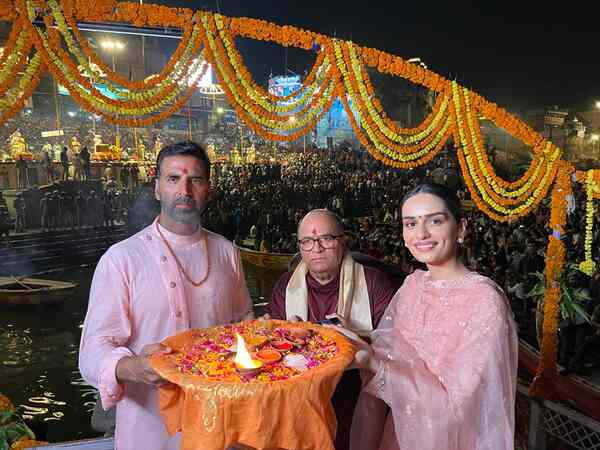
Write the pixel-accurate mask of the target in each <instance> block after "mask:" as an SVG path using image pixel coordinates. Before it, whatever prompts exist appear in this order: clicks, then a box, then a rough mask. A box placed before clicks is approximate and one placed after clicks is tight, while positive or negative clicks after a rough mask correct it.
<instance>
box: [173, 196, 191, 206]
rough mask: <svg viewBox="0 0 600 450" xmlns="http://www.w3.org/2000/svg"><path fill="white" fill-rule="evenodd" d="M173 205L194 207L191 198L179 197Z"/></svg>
mask: <svg viewBox="0 0 600 450" xmlns="http://www.w3.org/2000/svg"><path fill="white" fill-rule="evenodd" d="M173 204H174V205H189V206H196V202H195V201H194V199H193V198H192V197H179V198H177V199H175V201H174V202H173Z"/></svg>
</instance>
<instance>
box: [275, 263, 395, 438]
mask: <svg viewBox="0 0 600 450" xmlns="http://www.w3.org/2000/svg"><path fill="white" fill-rule="evenodd" d="M363 267H364V269H365V281H366V282H367V292H368V293H369V302H370V304H371V320H372V321H373V327H377V325H378V324H379V321H380V319H381V317H382V316H383V313H384V312H385V310H386V308H387V306H388V303H389V302H390V300H391V299H392V297H393V296H394V294H395V293H396V289H395V288H394V286H393V284H392V283H391V282H390V280H389V279H388V277H387V276H386V275H385V274H384V273H383V272H382V271H380V270H378V269H375V268H373V267H367V266H363ZM292 273H293V272H287V273H285V274H283V275H282V276H281V278H279V280H278V281H277V283H276V284H275V287H274V288H273V294H272V297H271V302H270V304H269V307H268V313H269V314H270V315H271V317H272V318H273V319H282V320H285V318H286V316H285V289H286V287H287V284H288V282H289V281H290V278H291V277H292ZM306 285H307V286H308V317H309V320H310V321H311V322H316V321H319V320H323V319H325V316H326V315H329V314H334V313H336V312H337V303H338V296H339V292H338V291H339V287H340V275H339V273H338V275H337V276H336V277H335V278H334V279H333V280H331V281H330V282H329V283H327V284H324V285H322V284H320V283H319V282H318V281H317V280H315V279H314V278H313V277H312V276H311V275H310V274H309V273H307V274H306ZM360 388H361V380H360V375H359V372H358V370H349V371H347V372H345V373H344V376H343V377H342V379H341V380H340V383H339V384H338V386H337V388H336V390H335V393H334V394H333V398H332V399H331V402H332V403H333V407H334V408H335V413H336V415H337V420H338V430H337V435H336V438H335V448H336V450H348V448H349V437H350V426H351V425H352V416H353V414H354V407H355V406H356V401H357V400H358V394H359V392H360Z"/></svg>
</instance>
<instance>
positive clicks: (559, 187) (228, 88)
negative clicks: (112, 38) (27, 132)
mask: <svg viewBox="0 0 600 450" xmlns="http://www.w3.org/2000/svg"><path fill="white" fill-rule="evenodd" d="M0 20H1V21H9V22H11V23H12V29H11V32H10V35H9V37H8V40H7V42H6V45H5V48H4V52H3V53H2V55H1V56H0V125H2V124H3V123H5V122H6V120H8V119H9V118H11V117H13V116H14V115H15V114H17V113H18V111H19V110H20V109H21V108H22V107H23V105H24V103H25V101H26V100H27V99H28V98H29V97H30V96H31V95H32V93H33V91H34V90H35V89H36V87H37V86H38V84H39V82H40V77H41V76H42V74H43V73H44V71H48V72H50V74H51V75H52V76H53V77H54V79H55V80H56V81H57V82H58V83H60V84H61V85H63V86H64V87H65V88H66V89H67V90H68V91H69V93H70V95H71V96H72V97H73V99H75V100H76V101H77V102H78V103H79V104H80V105H81V106H82V107H83V108H85V109H86V110H88V111H90V112H93V113H95V114H98V115H100V116H102V117H103V118H104V119H105V120H106V121H108V122H111V123H114V124H119V125H125V126H143V125H148V124H151V123H155V122H158V121H160V120H163V119H164V118H166V117H168V116H169V115H171V114H173V113H175V112H177V111H178V110H180V109H181V108H182V107H183V106H184V105H185V104H186V102H187V101H188V100H189V99H190V98H191V96H192V94H193V92H194V91H195V90H196V89H197V83H198V81H199V80H200V79H201V78H202V77H201V76H196V74H197V73H200V74H203V73H204V71H206V70H207V68H208V64H207V63H210V64H211V65H212V66H213V67H214V69H215V71H216V74H217V77H218V79H219V82H220V84H221V87H222V89H223V91H224V93H225V94H226V95H227V97H228V100H229V102H230V104H231V105H232V106H233V108H235V110H236V112H237V114H238V116H239V117H240V118H241V119H242V120H244V121H245V122H246V124H247V125H248V126H249V127H251V128H252V129H253V130H254V131H255V132H256V133H257V134H259V135H261V136H263V137H264V138H266V139H269V140H274V141H293V140H296V139H298V138H299V137H300V136H302V135H305V134H306V133H308V132H310V131H311V130H312V129H313V128H314V127H315V126H316V124H317V123H318V122H319V120H320V119H321V118H322V117H323V115H324V114H325V113H326V112H327V111H328V110H329V108H330V107H331V105H332V104H333V102H334V101H335V99H336V98H339V99H340V101H341V102H342V104H343V105H344V108H345V110H346V112H347V114H348V117H349V118H350V122H351V124H352V127H353V130H354V132H355V134H356V136H357V137H358V139H359V140H360V142H361V143H362V145H363V146H364V147H365V148H366V149H367V150H368V151H369V153H370V154H371V155H372V156H373V157H374V158H376V159H378V160H380V161H382V162H383V163H385V164H387V165H391V166H393V167H397V168H411V167H417V166H420V165H423V164H425V163H427V162H428V161H430V160H431V159H432V158H434V157H435V155H436V154H437V153H438V152H439V151H440V150H441V149H442V148H443V147H444V145H445V144H446V143H448V141H449V139H452V141H453V142H454V145H455V147H456V151H457V156H458V161H459V163H460V167H461V170H462V174H463V177H464V179H465V182H466V185H467V187H468V189H469V191H470V194H471V197H472V198H473V200H474V201H475V203H476V204H477V206H478V208H479V209H480V210H482V211H483V212H485V213H486V214H487V215H488V216H489V217H491V218H493V219H495V220H498V221H512V220H514V219H516V218H519V217H522V216H524V215H526V214H528V213H529V212H530V211H531V210H533V209H534V208H535V207H536V206H537V205H538V204H539V203H540V201H541V200H542V199H543V198H544V197H546V195H547V194H548V192H549V190H550V188H551V186H552V185H553V183H554V188H553V190H552V217H551V224H550V225H551V228H552V229H553V235H552V236H551V237H550V240H549V244H548V252H547V268H546V280H547V287H548V289H546V291H545V292H546V295H545V299H544V302H545V303H544V308H545V312H546V314H545V321H544V338H543V343H542V350H543V351H542V353H543V358H542V362H541V364H540V368H539V371H538V377H537V378H536V382H535V383H534V388H533V390H534V391H535V392H536V393H537V394H540V395H544V394H545V395H549V394H550V389H549V388H548V384H547V383H546V382H545V381H546V380H551V379H552V378H553V377H555V376H557V371H556V330H557V321H558V314H557V309H556V308H558V304H559V302H560V295H559V291H558V290H557V288H556V280H558V277H559V275H560V272H561V271H562V268H563V265H564V245H563V243H562V241H561V234H564V224H565V222H566V203H567V200H566V199H567V198H568V196H569V195H570V189H571V186H570V183H571V179H572V175H573V174H574V168H573V166H572V165H570V164H569V163H567V162H565V161H564V160H562V159H561V153H562V150H561V149H560V148H558V147H557V146H555V145H554V144H553V143H551V142H550V141H548V140H546V139H544V137H543V136H541V135H540V134H539V133H537V132H536V131H534V130H533V129H531V128H530V127H529V126H527V125H525V124H524V123H523V122H521V121H520V120H519V119H517V118H516V117H514V116H513V115H511V114H509V113H508V112H507V111H505V110H503V109H502V108H500V107H498V105H496V104H494V103H491V102H489V101H487V100H485V99H484V98H483V97H481V96H479V95H478V94H476V93H474V92H472V91H471V90H469V89H467V88H466V87H463V86H460V85H459V84H457V83H456V82H452V81H450V80H448V79H446V78H444V77H442V76H440V75H438V74H436V73H434V72H432V71H430V70H427V69H425V68H423V67H420V66H417V65H415V64H411V63H409V62H408V61H405V60H404V59H402V58H401V57H399V56H395V55H390V54H388V53H384V52H382V51H379V50H376V49H372V48H366V47H360V46H358V45H356V44H355V43H353V42H350V41H342V40H339V39H334V38H330V37H327V36H324V35H320V34H317V33H313V32H310V31H305V30H301V29H298V28H295V27H291V26H280V25H276V24H273V23H269V22H266V21H262V20H256V19H249V18H229V17H225V16H222V15H219V14H214V13H211V12H206V11H195V12H194V11H192V10H190V9H187V8H171V7H167V6H160V5H153V4H148V3H145V4H139V3H137V2H118V1H117V0H94V1H90V0H62V1H60V2H59V1H58V0H0ZM79 21H83V22H119V23H125V24H130V25H133V26H136V27H165V28H172V29H179V30H180V31H181V33H182V37H183V38H182V39H181V41H180V43H179V46H178V47H177V49H176V50H175V52H174V53H173V55H172V56H171V58H170V59H169V61H168V62H167V64H166V65H165V67H164V68H163V70H162V71H161V72H160V73H158V74H155V75H153V76H151V77H148V78H146V79H145V80H142V81H129V80H126V79H124V78H122V77H121V76H119V75H118V74H117V73H115V72H114V71H113V70H111V68H110V67H108V66H107V65H106V64H104V63H103V62H102V60H101V58H99V57H98V55H97V54H96V53H95V52H94V50H93V49H92V47H91V45H90V43H89V42H88V41H87V39H86V38H85V37H84V36H83V34H82V33H81V31H80V30H79V28H78V26H77V23H78V22H79ZM236 37H243V38H251V39H256V40H263V41H270V42H274V43H277V44H280V45H282V46H286V47H288V46H293V47H297V48H300V49H305V50H314V51H315V52H316V53H317V57H316V60H315V64H314V66H313V67H312V69H311V71H310V73H309V75H308V76H307V77H306V79H305V80H304V82H303V83H302V86H301V88H300V89H298V90H297V91H295V92H293V93H292V94H290V95H288V96H285V97H283V96H276V95H272V94H270V93H269V92H268V91H266V90H265V89H264V88H262V87H261V86H259V85H258V83H256V81H255V80H254V79H253V78H252V76H251V74H250V71H249V70H248V69H247V67H246V65H245V64H244V61H243V58H242V56H241V54H240V52H239V51H238V49H237V48H236V45H235V39H236ZM368 68H375V69H376V70H378V71H379V72H381V73H386V74H390V75H394V76H398V77H402V78H404V79H406V80H409V81H411V82H412V83H416V84H419V85H422V86H424V87H426V88H428V89H429V90H431V91H432V92H433V93H435V95H436V102H435V104H434V106H433V109H432V111H431V114H430V115H429V117H427V118H426V119H425V120H424V121H423V123H421V124H420V125H419V126H417V127H416V128H401V127H399V126H397V125H396V124H395V123H394V122H393V121H392V120H391V119H390V118H389V117H388V116H387V115H386V113H385V111H384V110H383V107H382V105H381V102H380V101H379V100H378V99H377V98H376V96H375V91H374V89H373V85H372V84H371V81H370V79H369V75H368V71H367V69H368ZM100 79H102V81H103V83H105V84H107V88H108V90H109V91H110V93H111V94H112V95H111V96H107V95H105V94H103V93H102V92H100V91H99V90H97V89H96V88H95V84H96V82H98V81H99V80H100ZM190 80H195V81H192V82H190ZM350 104H352V105H353V106H354V108H355V109H354V110H353V109H351V108H350ZM480 117H485V118H487V119H489V120H491V121H492V122H493V123H494V124H495V125H496V126H497V127H499V128H502V129H504V130H505V131H506V132H508V133H509V134H510V135H512V136H513V137H514V138H516V139H518V140H520V141H522V142H523V143H524V144H525V145H527V146H529V147H530V148H531V149H532V153H533V159H532V162H531V165H530V167H529V168H528V169H527V171H526V172H525V173H524V174H523V175H522V176H521V177H520V178H519V179H518V180H515V181H507V180H504V179H502V178H500V177H499V176H498V175H497V174H496V173H495V171H494V168H493V167H492V165H491V163H490V160H489V158H488V155H487V153H486V151H485V148H484V145H483V139H482V136H481V128H480V123H479V119H480ZM595 178H596V176H595V174H594V175H589V176H586V175H585V174H581V173H579V172H578V173H577V174H576V176H575V179H577V180H579V181H582V182H585V183H587V187H588V190H587V191H588V216H589V211H591V206H590V205H591V202H592V197H594V196H595V195H596V192H597V187H596V186H597V185H598V186H600V184H598V182H597V181H596V180H595ZM555 181H556V182H555ZM588 225H589V226H588V228H591V222H590V224H588ZM586 242H587V241H586ZM588 247H590V246H589V245H587V244H586V262H585V264H584V265H583V267H584V268H585V269H586V270H588V271H591V270H593V266H592V264H591V250H590V249H589V248H588ZM588 250H589V251H588Z"/></svg>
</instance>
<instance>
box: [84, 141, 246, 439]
mask: <svg viewBox="0 0 600 450" xmlns="http://www.w3.org/2000/svg"><path fill="white" fill-rule="evenodd" d="M175 145H178V144H175ZM185 145H192V144H185ZM185 145H184V148H183V151H184V152H185V151H186V148H187V147H185ZM194 145H195V144H194ZM163 151H164V149H163ZM179 151H180V152H181V151H182V150H181V149H180V150H179ZM187 151H188V152H191V154H192V156H190V155H189V154H188V153H183V156H181V155H179V156H177V155H175V156H169V157H166V158H164V162H163V167H162V168H161V170H160V171H159V174H160V175H159V178H160V177H161V176H162V177H165V181H164V182H165V183H170V184H169V185H168V186H166V187H164V186H163V187H160V186H159V183H158V182H157V188H156V192H157V198H158V199H159V200H161V204H162V211H161V215H160V216H159V218H157V220H155V221H154V223H153V224H152V225H150V226H148V227H147V228H145V229H143V230H142V231H140V232H139V233H137V234H135V235H134V236H132V237H130V238H129V239H127V240H125V241H122V242H120V243H118V244H115V245H113V246H112V247H111V248H110V249H109V250H108V251H107V252H106V254H104V256H103V257H102V258H101V259H100V262H99V263H98V266H97V268H96V271H95V273H94V278H93V281H92V287H91V292H90V299H89V304H88V312H87V316H86V319H85V322H84V326H83V333H82V338H81V347H80V352H79V368H80V371H81V374H82V375H83V377H84V379H85V380H87V381H88V382H89V383H90V384H92V385H93V386H95V387H97V388H98V390H99V392H100V398H101V401H102V406H103V407H104V409H108V408H110V407H112V406H114V405H116V406H117V413H116V430H115V448H116V450H130V449H131V450H133V449H136V450H138V449H144V450H154V449H156V450H159V449H160V450H169V449H176V448H178V447H179V445H178V444H179V436H178V435H176V436H173V437H171V436H169V435H168V433H167V431H166V429H165V426H164V425H163V423H162V421H161V418H160V415H159V411H158V394H157V393H158V391H157V385H158V384H160V380H157V381H156V382H148V381H145V382H144V381H141V382H132V381H131V380H129V379H128V377H126V376H125V375H129V374H128V373H127V370H130V369H129V368H130V367H131V365H129V366H127V369H126V370H125V371H124V369H123V367H125V362H129V363H131V362H134V363H135V362H138V361H141V362H143V363H145V359H144V357H145V353H144V352H145V350H143V349H144V347H145V346H148V345H151V344H157V343H159V342H160V341H162V340H163V339H165V338H166V337H168V336H171V335H174V334H177V333H179V332H181V331H184V330H187V329H189V328H203V327H210V326H214V325H220V324H225V323H229V322H235V321H239V320H241V319H243V318H246V317H248V314H249V311H250V310H251V301H250V296H249V294H248V290H247V288H246V284H245V280H244V273H243V270H242V266H241V263H240V257H239V254H238V252H237V250H236V249H235V248H234V247H233V245H232V244H231V243H230V242H229V241H227V240H226V239H225V238H223V237H221V236H219V235H217V234H215V233H212V232H209V231H207V230H206V229H204V228H202V227H201V226H199V223H196V224H195V226H191V225H190V228H191V229H192V230H193V232H191V233H184V234H181V232H180V230H181V228H180V227H179V228H178V227H177V223H176V224H175V225H174V224H173V218H175V219H178V220H179V219H180V223H179V224H180V225H185V224H186V222H185V221H188V222H190V223H191V222H193V221H192V220H191V219H189V217H192V218H193V217H195V215H194V214H195V213H198V216H199V215H200V213H201V211H202V209H203V208H202V202H203V201H204V200H205V197H206V196H205V195H204V194H206V192H207V191H206V192H205V191H204V190H202V189H204V188H202V189H201V194H200V195H196V194H197V191H198V189H200V188H198V186H200V185H201V184H202V185H203V186H204V182H205V181H207V179H208V176H207V175H203V176H205V179H203V180H200V181H199V180H198V176H197V175H195V172H194V170H196V169H197V167H196V166H197V161H196V159H195V158H197V157H196V156H195V154H194V152H195V151H197V149H194V148H192V150H190V149H189V148H187ZM160 161H161V159H160V157H159V163H158V165H159V167H160ZM202 161H207V159H206V160H202ZM190 164H191V168H190ZM204 165H206V164H204ZM186 180H187V181H186ZM186 183H187V184H186ZM204 187H206V186H204ZM180 191H181V192H180ZM171 194H172V198H170V196H171ZM171 200H172V201H171ZM169 202H170V203H169ZM180 205H181V206H180ZM195 210H197V211H195ZM165 214H167V215H168V214H170V216H169V217H165ZM163 222H164V223H165V224H168V225H169V228H171V230H176V231H179V232H173V231H170V230H169V229H168V228H167V227H166V226H163V225H162V223H163ZM119 373H121V374H125V375H123V379H125V380H126V381H125V382H123V381H121V380H120V379H119V375H118V374H119ZM138 378H140V377H138ZM140 379H143V377H141V378H140Z"/></svg>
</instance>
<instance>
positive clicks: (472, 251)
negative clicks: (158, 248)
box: [206, 151, 600, 358]
mask: <svg viewBox="0 0 600 450" xmlns="http://www.w3.org/2000/svg"><path fill="white" fill-rule="evenodd" d="M450 155H451V152H447V153H446V154H445V156H443V157H440V158H437V159H436V160H434V161H433V162H432V163H430V164H429V165H428V166H425V167H423V168H417V169H412V170H395V169H392V168H389V167H386V166H384V165H382V164H380V163H379V162H377V161H375V160H373V159H372V158H371V157H370V156H369V155H368V154H366V153H360V152H355V151H343V152H339V151H335V152H328V151H318V152H308V153H307V152H300V151H299V152H289V153H286V154H283V155H280V157H279V158H278V163H277V164H274V165H246V166H229V167H225V168H223V169H222V170H220V171H219V172H218V173H217V174H215V179H216V181H215V200H214V202H213V203H212V204H211V206H210V207H209V209H208V212H207V214H206V222H207V224H208V225H209V226H210V227H211V229H214V230H216V231H218V232H220V233H222V234H224V235H225V236H227V237H228V238H229V239H232V240H234V241H235V242H236V243H238V244H244V245H246V246H253V247H254V248H255V249H256V250H263V251H270V252H274V253H296V252H297V249H298V247H297V235H296V227H297V224H298V221H299V219H300V218H301V217H303V215H304V214H306V212H308V211H310V210H312V209H314V208H327V209H329V210H331V211H334V212H336V213H338V214H339V215H340V216H341V217H342V218H343V221H344V226H345V229H346V232H347V233H348V235H349V237H350V243H349V245H350V247H351V248H352V249H353V250H355V251H359V252H362V253H365V254H367V255H369V256H372V257H375V258H379V259H381V260H383V261H385V262H387V263H390V264H393V265H395V266H398V267H399V268H400V269H401V270H402V271H403V272H404V273H412V272H413V271H414V270H415V269H416V268H418V267H420V265H419V264H418V262H416V261H415V260H414V258H413V257H412V256H411V255H410V253H409V252H408V250H407V249H406V247H405V245H404V242H403V238H402V226H401V217H400V209H399V204H400V199H401V198H402V197H403V195H404V194H405V193H406V192H408V191H409V190H410V189H412V188H413V187H414V186H415V185H417V184H418V183H420V182H421V181H422V180H424V179H432V178H433V179H436V180H437V181H440V182H442V183H445V184H447V185H450V186H451V187H452V188H453V189H455V190H456V192H457V194H458V196H459V198H461V200H463V201H464V202H463V203H464V204H465V205H466V206H467V207H466V208H465V217H466V219H467V220H468V222H469V225H470V226H469V233H468V235H467V236H466V240H465V244H464V245H463V246H462V248H461V251H462V252H463V258H464V259H465V261H466V263H467V264H468V266H469V267H470V268H471V269H473V270H475V271H477V272H479V273H482V274H484V275H487V276H490V277H493V279H494V280H495V281H496V282H497V283H498V284H499V285H500V286H502V287H503V288H504V290H505V291H506V292H508V293H509V294H510V297H511V301H512V303H513V310H514V312H515V314H516V315H517V317H518V319H519V323H520V326H521V327H522V329H523V330H522V331H523V332H524V334H529V335H530V336H531V338H532V340H534V341H535V334H536V330H535V320H534V317H535V314H533V311H534V310H535V309H536V306H537V300H538V298H534V297H529V296H528V294H529V293H530V292H531V291H532V290H533V288H534V286H535V284H536V283H537V282H538V279H537V278H536V276H535V272H543V271H544V267H545V251H546V246H547V239H548V235H549V234H551V230H550V229H549V228H548V219H549V211H550V204H549V201H550V200H549V199H545V200H544V201H543V202H542V203H541V204H540V206H539V207H538V208H537V209H536V210H535V212H534V213H532V214H529V215H528V216H526V217H524V218H522V219H520V220H517V221H514V222H511V223H499V222H495V221H493V220H491V219H490V218H488V217H487V216H485V215H484V214H483V213H481V212H480V211H478V210H477V209H476V208H475V207H472V206H471V204H472V203H471V202H469V199H470V196H469V193H468V191H467V189H466V187H465V186H464V184H463V183H462V180H461V177H460V169H459V167H458V165H457V162H456V160H455V159H454V158H452V157H451V156H450ZM573 204H574V205H575V206H576V207H575V208H574V209H573V210H572V212H571V213H570V214H569V217H568V230H569V233H568V235H567V237H566V238H565V239H566V241H565V243H566V248H567V261H569V262H576V263H578V262H579V261H581V260H583V257H584V246H583V241H584V233H585V208H584V206H585V190H584V189H582V188H581V186H578V185H574V199H573ZM595 224H596V225H600V212H596V215H595ZM597 244H600V227H598V226H595V227H594V245H593V246H592V247H593V248H596V246H597ZM570 283H571V285H572V286H578V287H581V288H583V289H584V290H586V291H587V292H588V293H589V296H590V297H591V300H590V301H589V302H586V303H585V304H584V305H582V307H583V308H584V309H585V310H586V312H587V313H588V314H589V315H592V314H593V312H594V309H595V308H596V307H597V305H598V304H599V301H600V296H599V295H598V294H599V293H600V279H599V277H598V276H594V277H592V278H590V277H587V276H586V275H584V274H583V273H581V272H575V273H574V275H573V277H572V279H571V280H570ZM579 319H581V318H579ZM579 322H584V321H583V320H578V325H580V327H583V328H585V327H586V325H585V324H582V323H579ZM589 331H590V330H586V333H589ZM584 334H585V333H584ZM567 353H568V352H567ZM565 358H566V356H565Z"/></svg>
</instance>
